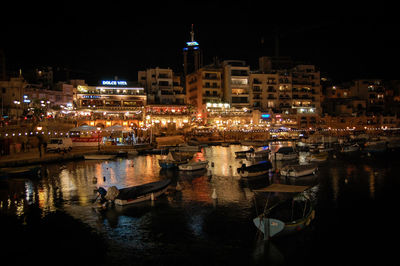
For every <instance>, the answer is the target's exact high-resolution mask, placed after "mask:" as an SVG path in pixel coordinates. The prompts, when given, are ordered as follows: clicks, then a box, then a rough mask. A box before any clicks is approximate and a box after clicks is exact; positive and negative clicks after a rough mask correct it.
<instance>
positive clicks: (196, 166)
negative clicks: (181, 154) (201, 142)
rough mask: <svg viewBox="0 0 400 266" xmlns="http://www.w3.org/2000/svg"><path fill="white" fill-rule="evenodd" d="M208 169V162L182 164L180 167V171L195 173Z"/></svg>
mask: <svg viewBox="0 0 400 266" xmlns="http://www.w3.org/2000/svg"><path fill="white" fill-rule="evenodd" d="M207 167H208V161H198V162H188V163H185V164H180V165H179V166H178V168H179V170H182V171H195V170H200V169H206V168H207Z"/></svg>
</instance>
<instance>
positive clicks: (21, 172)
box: [0, 165, 42, 178]
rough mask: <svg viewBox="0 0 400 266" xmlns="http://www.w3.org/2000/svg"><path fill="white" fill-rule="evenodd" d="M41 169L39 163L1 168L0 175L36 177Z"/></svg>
mask: <svg viewBox="0 0 400 266" xmlns="http://www.w3.org/2000/svg"><path fill="white" fill-rule="evenodd" d="M41 169H42V166H40V165H32V166H24V167H7V168H1V169H0V177H8V178H14V177H20V178H21V177H38V176H39V175H40V174H41Z"/></svg>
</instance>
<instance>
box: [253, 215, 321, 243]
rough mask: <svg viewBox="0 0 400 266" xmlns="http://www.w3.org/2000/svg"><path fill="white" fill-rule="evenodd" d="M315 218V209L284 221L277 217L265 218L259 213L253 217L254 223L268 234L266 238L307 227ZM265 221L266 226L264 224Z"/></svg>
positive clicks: (291, 232)
mask: <svg viewBox="0 0 400 266" xmlns="http://www.w3.org/2000/svg"><path fill="white" fill-rule="evenodd" d="M314 218H315V210H310V212H309V213H308V214H307V215H305V216H304V217H303V218H301V219H298V220H296V221H292V222H287V223H284V222H282V221H280V220H278V219H273V218H266V217H263V215H260V216H258V217H256V218H254V219H253V223H254V225H255V226H256V227H257V228H258V229H259V230H260V231H261V232H262V233H263V234H264V236H265V232H266V230H268V231H267V233H268V235H267V237H266V238H267V239H268V238H270V237H280V236H285V235H291V234H294V233H297V232H299V231H302V230H304V229H305V228H307V227H308V226H309V225H310V224H311V221H312V220H313V219H314ZM265 223H267V226H265Z"/></svg>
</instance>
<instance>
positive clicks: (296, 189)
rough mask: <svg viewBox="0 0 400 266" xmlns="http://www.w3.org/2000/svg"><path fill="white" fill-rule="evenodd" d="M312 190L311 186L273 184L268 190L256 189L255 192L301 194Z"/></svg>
mask: <svg viewBox="0 0 400 266" xmlns="http://www.w3.org/2000/svg"><path fill="white" fill-rule="evenodd" d="M308 188H310V187H309V186H293V185H284V184H272V185H270V186H268V187H266V188H261V189H254V190H253V191H254V192H286V193H300V192H303V191H305V190H307V189H308Z"/></svg>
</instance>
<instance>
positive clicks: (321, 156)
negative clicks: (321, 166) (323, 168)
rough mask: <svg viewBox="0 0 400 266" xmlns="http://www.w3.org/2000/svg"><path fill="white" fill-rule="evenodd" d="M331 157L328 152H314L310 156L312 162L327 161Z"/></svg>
mask: <svg viewBox="0 0 400 266" xmlns="http://www.w3.org/2000/svg"><path fill="white" fill-rule="evenodd" d="M328 157H329V154H328V152H320V153H314V154H311V155H310V156H308V160H309V161H310V162H325V161H326V160H327V159H328Z"/></svg>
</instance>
